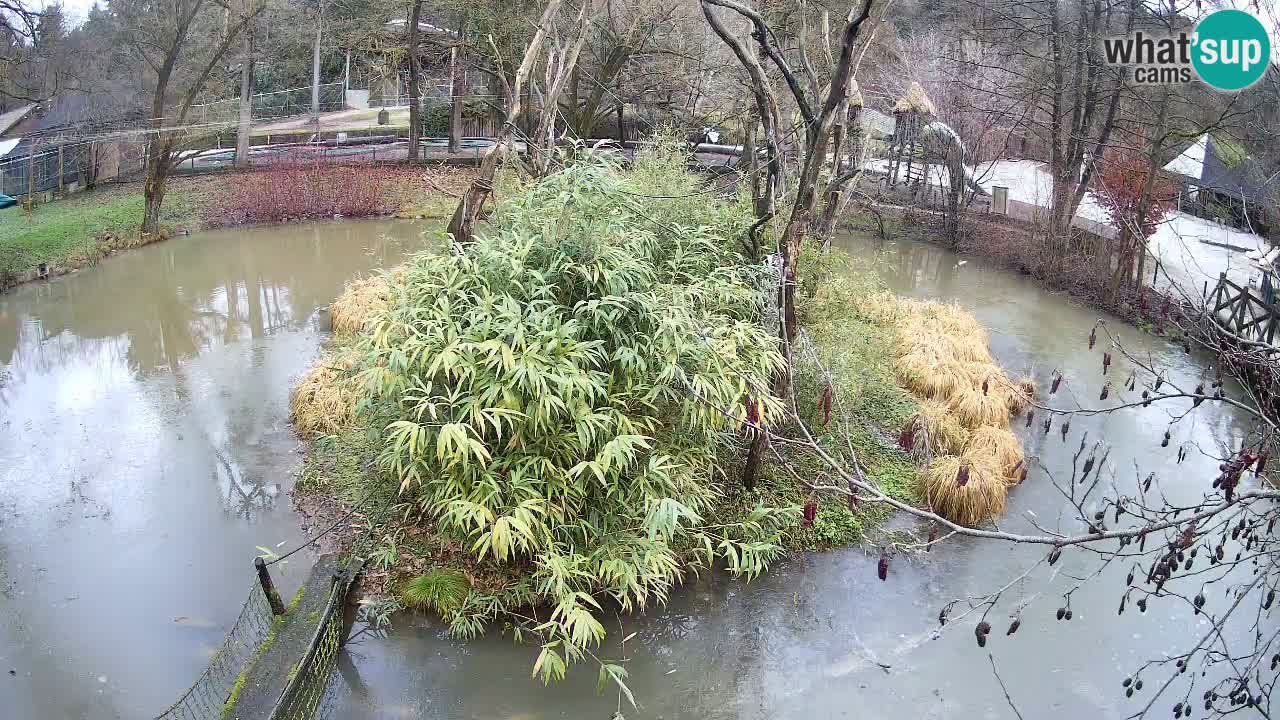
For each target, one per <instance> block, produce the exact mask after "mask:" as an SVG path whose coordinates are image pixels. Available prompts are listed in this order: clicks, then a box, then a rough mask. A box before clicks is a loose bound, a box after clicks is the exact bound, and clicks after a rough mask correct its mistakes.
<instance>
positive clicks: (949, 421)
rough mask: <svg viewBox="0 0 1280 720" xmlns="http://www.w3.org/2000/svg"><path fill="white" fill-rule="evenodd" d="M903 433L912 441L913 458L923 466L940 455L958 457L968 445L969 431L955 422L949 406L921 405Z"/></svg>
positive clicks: (932, 403) (937, 403) (935, 403)
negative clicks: (948, 408) (948, 409)
mask: <svg viewBox="0 0 1280 720" xmlns="http://www.w3.org/2000/svg"><path fill="white" fill-rule="evenodd" d="M904 430H905V432H904V434H905V435H907V436H909V437H910V438H911V456H912V457H913V458H915V459H916V461H918V462H920V463H922V464H928V463H930V462H933V459H934V458H935V457H938V456H941V455H957V454H959V453H960V452H962V451H963V450H964V448H965V446H966V445H967V444H968V442H969V431H968V430H966V429H965V428H964V427H962V426H961V425H960V423H958V422H956V419H955V417H954V416H952V415H951V413H950V412H948V411H947V406H946V405H943V404H942V403H939V402H935V401H932V400H924V401H922V402H921V403H920V409H919V410H917V411H916V414H915V415H914V416H912V418H911V420H910V421H908V423H907V426H906V428H905V429H904Z"/></svg>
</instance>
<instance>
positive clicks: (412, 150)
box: [408, 0, 422, 160]
mask: <svg viewBox="0 0 1280 720" xmlns="http://www.w3.org/2000/svg"><path fill="white" fill-rule="evenodd" d="M421 15H422V0H413V7H412V8H411V9H410V10H409V28H408V29H409V159H410V160H417V159H418V143H419V136H420V135H421V133H422V117H421V108H420V107H419V101H418V18H419V17H421Z"/></svg>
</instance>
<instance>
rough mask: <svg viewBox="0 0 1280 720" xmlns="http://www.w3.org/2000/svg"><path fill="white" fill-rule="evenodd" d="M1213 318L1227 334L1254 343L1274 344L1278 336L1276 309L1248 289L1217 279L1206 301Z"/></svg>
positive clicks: (1279, 317) (1279, 308)
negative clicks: (1215, 285) (1216, 283)
mask: <svg viewBox="0 0 1280 720" xmlns="http://www.w3.org/2000/svg"><path fill="white" fill-rule="evenodd" d="M1209 307H1210V308H1211V309H1212V312H1211V315H1212V316H1213V319H1214V320H1215V321H1216V322H1217V323H1218V324H1219V325H1221V326H1222V327H1224V328H1226V329H1227V330H1228V331H1230V332H1231V333H1233V334H1235V335H1237V336H1239V337H1241V338H1243V339H1245V340H1253V341H1255V342H1261V343H1266V344H1267V345H1272V346H1275V345H1276V339H1277V335H1280V306H1277V305H1275V304H1274V303H1269V302H1266V301H1264V300H1263V298H1262V296H1261V295H1259V294H1258V293H1257V292H1255V291H1254V290H1253V289H1252V288H1247V287H1240V286H1239V285H1237V284H1235V283H1233V282H1231V281H1230V280H1228V279H1227V276H1226V274H1225V273H1224V274H1222V275H1221V276H1219V278H1218V286H1217V287H1216V288H1215V289H1214V291H1213V295H1212V296H1211V297H1210V300H1209Z"/></svg>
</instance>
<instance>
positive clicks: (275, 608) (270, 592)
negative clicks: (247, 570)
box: [253, 557, 284, 615]
mask: <svg viewBox="0 0 1280 720" xmlns="http://www.w3.org/2000/svg"><path fill="white" fill-rule="evenodd" d="M253 566H254V567H255V568H257V569H258V584H259V585H261V586H262V592H263V594H265V595H266V596H267V602H268V603H270V604H271V613H272V614H273V615H283V614H284V602H283V601H281V600H280V593H279V592H277V591H276V585H275V583H273V582H272V581H271V573H270V572H268V571H267V563H266V561H265V560H263V559H262V558H260V557H256V558H254V559H253Z"/></svg>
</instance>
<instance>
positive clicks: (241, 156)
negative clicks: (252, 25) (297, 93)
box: [236, 32, 254, 168]
mask: <svg viewBox="0 0 1280 720" xmlns="http://www.w3.org/2000/svg"><path fill="white" fill-rule="evenodd" d="M253 63H254V57H253V33H252V32H249V33H246V35H245V53H244V62H243V63H241V65H240V125H239V127H238V128H237V130H236V167H239V168H244V167H248V166H249V130H250V128H251V127H252V125H253Z"/></svg>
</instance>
